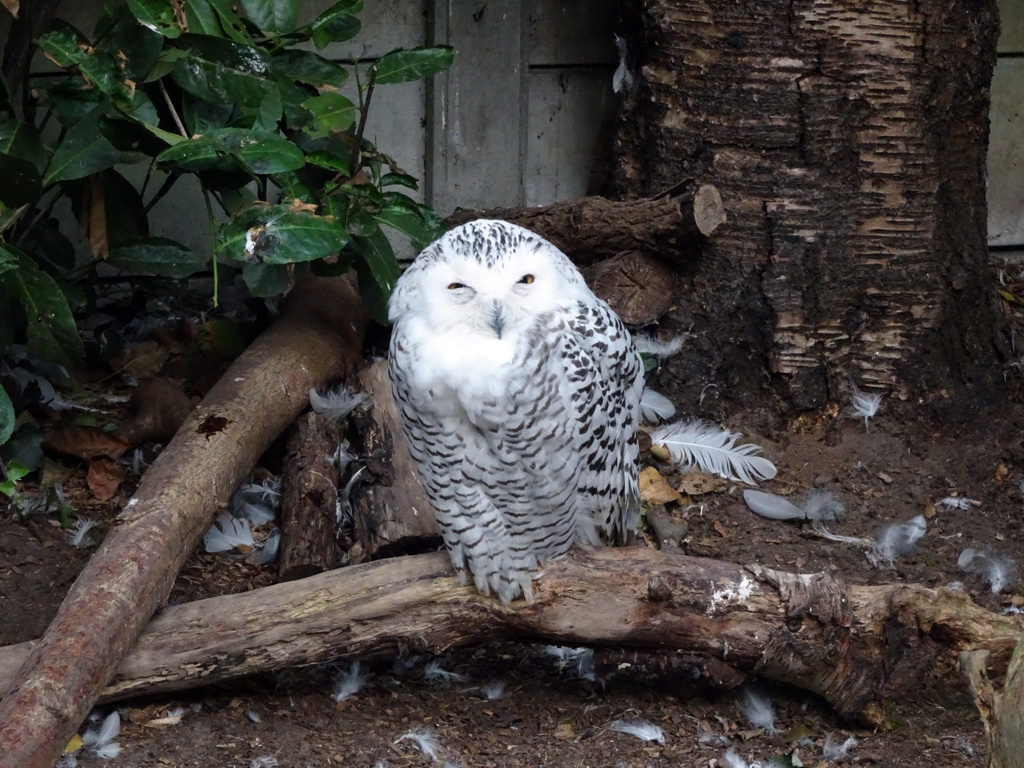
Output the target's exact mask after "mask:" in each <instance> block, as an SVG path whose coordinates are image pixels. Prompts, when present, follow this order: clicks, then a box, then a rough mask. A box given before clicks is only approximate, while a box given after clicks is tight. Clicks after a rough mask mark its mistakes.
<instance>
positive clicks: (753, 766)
mask: <svg viewBox="0 0 1024 768" xmlns="http://www.w3.org/2000/svg"><path fill="white" fill-rule="evenodd" d="M722 759H723V760H724V761H725V764H726V765H727V766H728V768H760V765H761V764H760V763H748V762H747V761H746V760H744V759H743V758H742V757H740V756H739V753H737V752H736V749H735V748H733V747H729V749H727V750H726V752H725V754H724V755H722Z"/></svg>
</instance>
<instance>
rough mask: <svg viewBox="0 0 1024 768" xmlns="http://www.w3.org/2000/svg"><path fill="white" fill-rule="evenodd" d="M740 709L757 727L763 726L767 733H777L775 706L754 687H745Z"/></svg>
mask: <svg viewBox="0 0 1024 768" xmlns="http://www.w3.org/2000/svg"><path fill="white" fill-rule="evenodd" d="M740 711H741V712H742V713H743V716H744V717H745V718H747V720H748V721H749V722H750V724H751V725H752V726H754V727H755V728H763V729H764V731H765V733H775V707H774V706H772V703H771V701H770V700H769V699H768V698H767V697H765V696H762V695H761V694H759V693H757V692H756V691H754V690H753V689H752V688H744V689H743V701H742V702H740Z"/></svg>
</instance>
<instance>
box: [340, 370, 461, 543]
mask: <svg viewBox="0 0 1024 768" xmlns="http://www.w3.org/2000/svg"><path fill="white" fill-rule="evenodd" d="M359 381H360V383H361V384H362V385H363V389H364V390H365V391H366V392H367V394H369V395H370V399H371V401H372V403H373V407H372V408H370V409H369V410H368V411H367V412H366V414H365V416H358V417H357V426H358V427H359V434H360V435H361V437H362V441H363V450H362V453H363V455H365V456H366V469H365V470H364V471H365V472H366V473H367V476H366V478H365V482H364V483H362V484H361V485H360V486H359V487H358V488H357V489H356V491H355V493H354V498H353V500H352V507H353V516H354V518H355V532H356V541H357V544H358V549H357V551H356V552H355V553H354V554H353V562H363V561H365V560H371V559H374V558H377V557H393V556H395V555H402V554H408V553H412V552H423V551H425V550H427V549H436V548H437V547H439V546H440V545H441V532H440V530H439V529H438V527H437V520H436V519H435V518H434V509H433V507H431V506H430V502H429V501H428V500H427V492H426V491H425V490H424V489H423V484H422V483H421V482H420V475H419V471H418V470H417V469H416V465H415V463H414V462H413V460H412V456H411V455H410V453H409V447H408V445H407V444H406V442H405V435H404V434H403V432H402V422H401V417H400V416H399V413H398V406H397V404H396V403H395V399H394V397H393V396H392V395H391V380H390V379H389V378H388V366H387V363H386V362H384V361H381V362H378V363H374V364H373V365H371V366H370V367H369V368H366V369H365V370H364V371H362V372H361V373H360V374H359Z"/></svg>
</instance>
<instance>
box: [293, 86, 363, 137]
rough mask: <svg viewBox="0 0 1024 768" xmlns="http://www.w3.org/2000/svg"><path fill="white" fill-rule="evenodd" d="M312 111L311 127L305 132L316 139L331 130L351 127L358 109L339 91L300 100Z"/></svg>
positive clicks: (345, 129) (343, 129)
mask: <svg viewBox="0 0 1024 768" xmlns="http://www.w3.org/2000/svg"><path fill="white" fill-rule="evenodd" d="M302 106H304V107H305V108H306V109H308V110H309V111H310V112H312V113H313V128H307V129H306V133H307V134H308V135H309V136H310V137H312V138H314V139H318V138H320V137H321V136H326V135H327V134H329V133H331V132H333V131H339V132H340V131H347V130H348V129H349V128H351V127H352V123H353V122H354V121H355V117H356V115H357V114H358V113H359V109H358V108H357V107H356V105H355V104H353V103H352V102H351V101H349V100H348V99H346V98H345V97H344V96H342V95H341V94H340V93H325V94H323V95H321V96H314V97H313V98H311V99H306V100H305V101H304V102H302Z"/></svg>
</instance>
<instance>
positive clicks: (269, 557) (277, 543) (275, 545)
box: [253, 530, 281, 565]
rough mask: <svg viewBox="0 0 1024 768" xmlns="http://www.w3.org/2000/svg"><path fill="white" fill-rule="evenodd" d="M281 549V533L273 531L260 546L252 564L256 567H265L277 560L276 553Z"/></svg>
mask: <svg viewBox="0 0 1024 768" xmlns="http://www.w3.org/2000/svg"><path fill="white" fill-rule="evenodd" d="M280 547H281V532H280V531H278V530H274V531H271V532H270V535H269V536H267V538H266V540H264V542H263V544H262V545H260V548H259V551H258V552H257V553H256V557H255V558H253V562H254V563H256V565H266V564H267V563H272V562H274V561H275V560H276V559H277V551H278V549H280Z"/></svg>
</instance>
